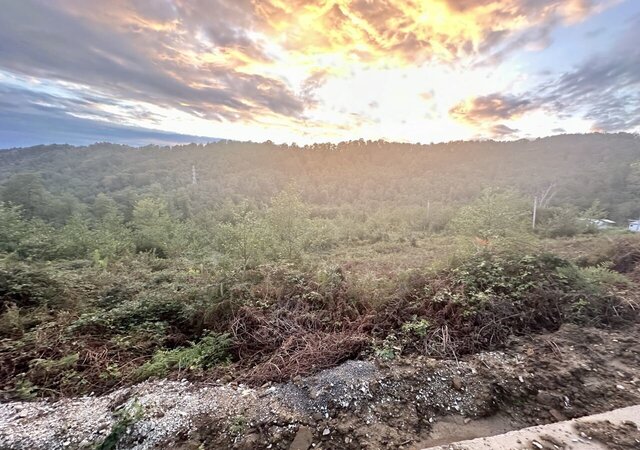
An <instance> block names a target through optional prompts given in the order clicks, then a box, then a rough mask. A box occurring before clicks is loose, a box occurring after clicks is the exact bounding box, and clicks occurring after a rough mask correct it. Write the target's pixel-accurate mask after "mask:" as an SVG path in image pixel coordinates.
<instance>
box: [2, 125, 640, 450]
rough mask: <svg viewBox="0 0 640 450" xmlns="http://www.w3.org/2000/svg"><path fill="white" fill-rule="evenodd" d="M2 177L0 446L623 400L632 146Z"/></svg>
mask: <svg viewBox="0 0 640 450" xmlns="http://www.w3.org/2000/svg"><path fill="white" fill-rule="evenodd" d="M194 169H195V183H194V179H193V177H194V173H193V172H194ZM0 186H1V187H0V200H1V202H0V223H2V227H0V388H1V392H0V401H2V404H0V447H3V448H5V447H6V448H16V449H26V448H99V449H113V448H175V449H191V448H243V449H253V448H281V449H287V448H289V449H292V448H303V449H304V450H307V449H308V448H310V446H311V444H312V443H315V444H316V448H338V449H356V448H369V449H377V448H399V447H403V448H415V449H417V448H420V446H426V445H436V444H437V443H440V442H441V441H439V440H438V439H436V438H435V437H434V436H437V434H438V433H441V434H442V433H444V435H445V437H443V438H442V439H443V441H442V442H445V443H446V442H450V441H451V440H454V439H455V436H454V435H455V433H449V434H447V432H446V429H447V428H446V427H447V426H448V425H447V423H449V421H453V422H451V423H453V424H454V425H455V424H458V425H460V427H462V426H463V425H467V424H468V425H469V426H468V427H467V428H464V427H462V428H461V429H463V428H464V429H465V430H467V431H465V433H467V434H465V435H468V436H469V437H475V436H478V435H482V434H483V433H485V434H486V433H489V434H492V433H497V432H502V431H505V430H510V429H515V428H518V427H522V426H525V425H531V424H538V423H548V422H554V421H559V420H563V419H565V418H574V417H580V416H582V415H586V414H591V413H595V412H600V411H606V410H609V409H612V408H618V407H624V406H628V405H632V404H636V403H637V402H638V395H637V392H636V390H635V387H634V386H635V383H636V382H637V379H638V376H639V375H640V374H639V373H638V360H639V358H640V351H639V350H638V348H637V345H636V342H637V335H638V329H637V318H638V309H639V308H640V306H639V300H638V294H637V292H638V282H639V280H640V266H638V263H639V262H640V236H638V235H637V234H634V233H630V232H628V231H627V230H626V220H627V218H630V217H635V215H637V214H638V213H640V204H637V199H638V193H639V192H640V140H639V139H638V138H637V136H634V135H631V134H618V135H601V134H590V135H581V136H557V137H553V138H545V139H539V140H535V141H518V142H491V141H489V142H457V143H450V144H436V145H427V146H424V145H409V144H391V143H383V142H362V141H357V142H350V143H344V144H339V145H337V146H334V145H316V146H312V147H302V148H301V147H289V146H276V145H272V144H269V143H265V144H251V143H234V142H218V143H215V144H209V145H206V146H199V145H189V146H178V147H171V148H168V147H166V148H165V147H145V148H140V149H137V148H131V147H125V146H115V145H110V144H96V145H93V146H90V147H70V146H45V147H34V148H29V149H14V150H7V151H3V152H0ZM534 197H535V198H537V206H538V208H537V210H536V213H537V219H536V223H535V225H536V226H535V228H534V227H533V226H532V225H533V223H532V222H533V220H532V219H533V218H532V213H533V211H532V206H533V198H534ZM605 217H610V218H613V219H615V220H617V221H618V223H619V226H616V227H612V228H610V229H599V228H598V227H596V226H595V225H594V224H593V223H592V222H590V221H589V220H588V219H594V218H605ZM585 342H587V343H588V344H585ZM596 348H601V349H602V352H600V353H598V352H594V349H596ZM610 355H613V356H610ZM591 371H593V372H591ZM363 383H364V384H363ZM596 393H605V394H606V395H605V394H603V395H596ZM565 399H569V400H565ZM264 405H271V406H270V407H269V408H266V409H265V407H264ZM399 405H402V407H400V406H399ZM407 405H409V407H407ZM94 421H98V422H99V423H100V425H99V428H96V427H94V426H93V425H88V424H92V423H94ZM95 423H97V422H95ZM60 424H64V428H61V425H60ZM438 424H440V425H438ZM458 425H456V430H458V428H457V426H458ZM442 427H444V428H442ZM439 430H440V431H439ZM443 430H444V431H443ZM482 430H484V431H482ZM478 433H480V434H478ZM446 436H448V437H446ZM447 439H449V440H447ZM65 443H67V444H65Z"/></svg>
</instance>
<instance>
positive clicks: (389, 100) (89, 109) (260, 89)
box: [0, 0, 640, 148]
mask: <svg viewBox="0 0 640 450" xmlns="http://www.w3.org/2000/svg"><path fill="white" fill-rule="evenodd" d="M592 131H600V132H619V131H626V132H638V131H640V1H639V0H626V1H623V0H93V1H86V0H0V148H8V147H16V146H28V145H36V144H45V143H70V144H87V143H91V142H95V141H112V142H118V143H127V144H132V145H143V144H145V143H172V142H176V143H178V142H189V141H192V140H193V141H198V142H202V141H206V140H208V139H214V138H220V139H233V140H242V141H248V140H251V141H266V140H271V141H273V142H277V143H281V142H286V143H298V144H307V143H312V142H328V141H329V142H337V141H343V140H352V139H372V140H375V139H385V140H390V141H401V142H422V143H430V142H443V141H450V140H465V139H520V138H535V137H540V136H548V135H553V134H560V133H585V132H592Z"/></svg>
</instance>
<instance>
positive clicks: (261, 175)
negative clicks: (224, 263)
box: [0, 133, 640, 220]
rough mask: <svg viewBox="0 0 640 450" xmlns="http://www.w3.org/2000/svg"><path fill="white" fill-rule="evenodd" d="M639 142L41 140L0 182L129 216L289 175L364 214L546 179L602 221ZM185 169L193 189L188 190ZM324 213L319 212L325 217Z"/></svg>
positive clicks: (631, 197)
mask: <svg viewBox="0 0 640 450" xmlns="http://www.w3.org/2000/svg"><path fill="white" fill-rule="evenodd" d="M638 160H640V140H639V139H638V137H637V136H636V135H632V134H624V133H621V134H615V135H612V134H586V135H561V136H555V137H549V138H542V139H535V140H531V141H528V140H520V141H515V142H496V141H484V142H451V143H444V144H434V145H412V144H398V143H387V142H383V141H376V142H365V141H352V142H345V143H341V144H337V145H333V144H317V145H312V146H306V147H297V146H286V145H284V146H282V145H281V146H278V145H272V144H269V143H265V144H255V143H237V142H226V141H221V142H218V143H213V144H208V145H185V146H175V147H155V146H152V147H143V148H139V149H138V148H131V147H126V146H120V145H110V144H95V145H92V146H89V147H70V146H44V147H32V148H29V149H18V150H10V151H3V152H0V182H2V181H6V180H7V179H9V178H10V177H11V176H12V175H15V174H19V173H24V172H35V173H39V174H40V175H41V177H42V182H43V185H44V187H45V188H46V190H48V191H49V192H51V193H52V194H53V195H54V196H56V197H61V199H60V201H62V202H63V203H65V206H66V207H67V208H69V209H71V210H73V208H77V207H79V205H78V202H80V203H84V204H91V203H93V201H94V199H95V197H96V196H97V194H99V193H105V194H107V195H109V196H111V197H113V198H114V199H116V201H117V202H118V203H119V206H120V207H121V208H122V209H123V210H124V212H125V213H126V214H129V213H130V212H131V209H132V205H133V203H134V202H135V201H136V200H137V199H139V198H140V197H143V196H146V195H160V196H163V197H165V198H166V199H167V200H168V202H169V203H170V204H171V205H173V208H174V209H175V210H176V212H177V213H179V214H181V215H182V216H183V217H186V216H188V215H190V214H194V213H197V212H199V211H202V210H203V209H206V208H207V207H212V206H218V205H220V204H221V203H223V202H224V201H226V200H229V199H232V200H235V201H238V200H240V199H250V200H252V201H257V202H267V201H268V200H269V199H270V198H271V197H273V196H274V195H275V194H277V193H278V192H279V191H280V190H282V189H284V188H285V187H286V186H287V185H288V184H290V183H294V184H295V185H296V187H297V188H298V189H300V190H301V192H302V196H303V199H304V200H305V201H307V202H308V203H309V204H311V205H313V206H314V207H316V208H318V209H319V210H320V211H322V210H327V209H331V210H336V209H340V208H341V207H352V208H355V209H357V210H362V211H364V212H365V214H370V213H372V211H375V210H377V209H379V208H380V207H382V206H384V205H386V206H388V205H393V206H401V207H426V206H427V203H429V202H430V203H431V205H432V206H434V211H437V209H438V208H445V207H446V206H452V205H454V206H455V205H459V204H462V203H465V202H468V201H469V200H470V199H473V198H474V197H476V196H477V195H478V193H479V192H481V191H482V190H483V189H484V188H486V187H491V186H493V187H495V186H499V187H509V188H511V189H515V190H517V191H520V192H522V193H524V194H527V195H529V196H531V197H532V196H533V195H535V194H537V193H541V192H544V191H545V190H546V189H547V188H548V187H549V186H550V185H553V186H555V190H556V191H557V193H556V195H555V197H554V199H553V201H554V203H555V204H570V205H574V206H577V207H580V208H587V207H588V206H589V205H590V204H591V203H592V202H593V201H594V200H596V199H598V200H600V202H601V206H602V207H603V209H604V210H606V211H608V212H609V214H610V216H611V217H612V218H614V220H626V219H629V218H635V217H636V216H637V215H638V214H639V213H640V206H639V205H637V204H635V202H636V199H637V195H638V193H640V173H638V172H639V171H640V169H639V168H638V167H637V166H633V163H635V162H637V161H638ZM192 166H195V168H196V173H197V183H198V184H197V186H192V185H191V183H192ZM329 213H330V212H328V211H325V214H329Z"/></svg>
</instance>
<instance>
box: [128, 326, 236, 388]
mask: <svg viewBox="0 0 640 450" xmlns="http://www.w3.org/2000/svg"><path fill="white" fill-rule="evenodd" d="M229 347H230V340H229V336H228V335H227V334H217V333H210V334H208V335H206V336H205V337H203V338H202V339H201V340H200V341H199V342H198V343H196V344H193V345H191V346H190V347H185V348H176V349H173V350H160V351H158V352H156V353H155V354H154V355H153V357H152V358H151V360H150V361H147V362H146V363H145V364H144V365H142V366H141V367H140V368H139V369H138V371H137V373H136V377H137V378H138V379H139V380H146V379H147V378H150V377H154V376H155V377H163V376H166V375H167V374H168V373H169V372H170V371H172V370H176V369H177V370H196V369H208V368H210V367H212V366H214V365H216V364H219V363H224V362H227V361H228V359H229V353H228V352H229Z"/></svg>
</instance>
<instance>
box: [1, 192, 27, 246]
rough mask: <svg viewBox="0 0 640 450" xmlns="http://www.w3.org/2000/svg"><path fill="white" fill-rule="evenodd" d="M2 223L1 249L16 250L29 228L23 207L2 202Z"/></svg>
mask: <svg viewBox="0 0 640 450" xmlns="http://www.w3.org/2000/svg"><path fill="white" fill-rule="evenodd" d="M0 224H2V226H0V251H3V252H14V251H16V250H17V249H18V247H19V246H20V242H21V241H22V239H23V238H24V236H25V233H26V232H27V228H28V224H27V222H26V221H25V220H24V219H23V218H22V207H20V206H17V205H10V204H7V203H4V202H0Z"/></svg>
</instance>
